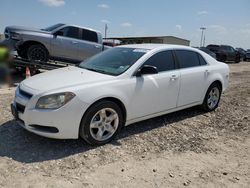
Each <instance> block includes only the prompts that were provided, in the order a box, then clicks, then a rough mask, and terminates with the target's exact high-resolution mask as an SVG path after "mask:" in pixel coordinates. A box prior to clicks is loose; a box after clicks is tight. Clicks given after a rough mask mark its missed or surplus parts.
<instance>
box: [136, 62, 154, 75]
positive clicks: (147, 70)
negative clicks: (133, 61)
mask: <svg viewBox="0 0 250 188" xmlns="http://www.w3.org/2000/svg"><path fill="white" fill-rule="evenodd" d="M145 74H158V70H157V68H156V67H154V66H151V65H144V66H143V67H142V68H140V69H139V70H138V71H137V73H136V76H137V77H139V76H142V75H145Z"/></svg>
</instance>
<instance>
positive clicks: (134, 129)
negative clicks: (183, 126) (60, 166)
mask: <svg viewBox="0 0 250 188" xmlns="http://www.w3.org/2000/svg"><path fill="white" fill-rule="evenodd" d="M203 113H204V112H203V111H201V110H200V109H198V108H197V107H193V108H189V109H186V110H182V111H179V112H175V113H171V114H167V115H164V116H160V117H157V118H153V119H149V120H146V121H142V122H139V123H135V124H132V125H129V126H127V127H125V128H124V129H123V130H122V131H121V133H120V134H119V135H118V136H117V138H116V139H115V140H114V141H112V142H111V143H110V144H112V145H116V146H117V145H118V146H119V145H122V141H121V139H123V138H126V137H130V136H132V135H135V134H140V133H143V132H146V131H150V130H153V129H156V128H159V127H162V126H168V125H169V124H171V123H173V122H179V121H181V120H183V119H186V118H190V117H193V116H197V115H201V114H203ZM104 147H105V146H104ZM95 148H97V147H96V146H90V145H88V144H87V143H86V142H85V141H83V140H82V139H78V140H55V139H49V138H44V137H41V136H37V135H35V134H33V133H30V132H28V131H26V130H24V129H23V128H21V127H20V126H18V125H17V124H16V122H15V121H8V122H6V123H4V124H2V125H0V157H8V158H11V159H13V160H15V161H18V162H22V163H34V162H42V161H48V160H55V159H61V158H64V157H67V156H71V155H74V154H78V153H83V152H86V151H88V150H92V149H95Z"/></svg>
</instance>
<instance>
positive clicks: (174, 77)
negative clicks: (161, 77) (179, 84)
mask: <svg viewBox="0 0 250 188" xmlns="http://www.w3.org/2000/svg"><path fill="white" fill-rule="evenodd" d="M177 79H178V76H177V75H175V74H173V75H171V76H170V80H171V81H175V80H177Z"/></svg>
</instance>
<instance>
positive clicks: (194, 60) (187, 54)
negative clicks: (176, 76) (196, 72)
mask: <svg viewBox="0 0 250 188" xmlns="http://www.w3.org/2000/svg"><path fill="white" fill-rule="evenodd" d="M175 53H176V56H177V59H178V62H179V65H180V68H189V67H196V66H199V65H200V62H199V58H198V56H197V53H196V52H193V51H188V50H176V51H175Z"/></svg>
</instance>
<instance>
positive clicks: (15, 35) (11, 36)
mask: <svg viewBox="0 0 250 188" xmlns="http://www.w3.org/2000/svg"><path fill="white" fill-rule="evenodd" d="M10 38H11V39H14V40H20V39H21V35H20V34H19V33H15V32H10Z"/></svg>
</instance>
